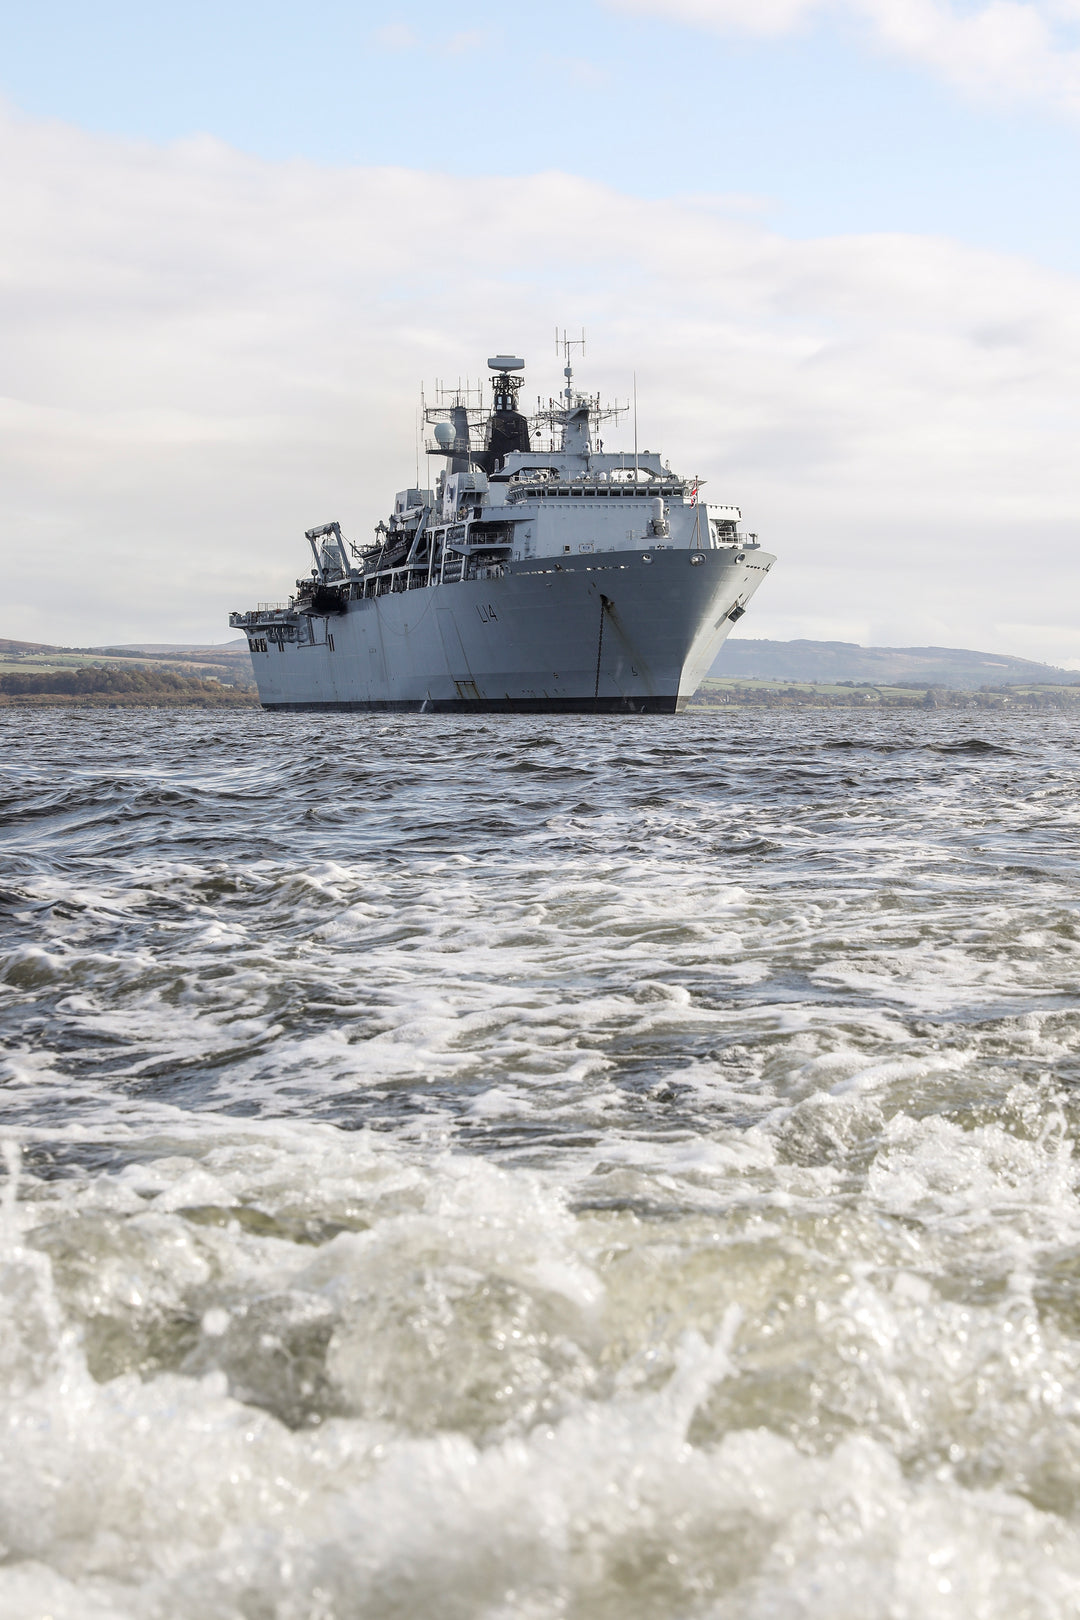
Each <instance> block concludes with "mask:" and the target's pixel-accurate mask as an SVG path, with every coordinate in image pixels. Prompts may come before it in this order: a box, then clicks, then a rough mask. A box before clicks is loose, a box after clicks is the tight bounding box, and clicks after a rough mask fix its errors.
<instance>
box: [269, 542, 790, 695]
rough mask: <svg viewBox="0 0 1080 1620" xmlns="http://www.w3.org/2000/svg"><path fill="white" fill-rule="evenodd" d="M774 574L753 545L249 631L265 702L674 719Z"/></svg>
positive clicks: (371, 602)
mask: <svg viewBox="0 0 1080 1620" xmlns="http://www.w3.org/2000/svg"><path fill="white" fill-rule="evenodd" d="M695 557H697V558H699V559H701V560H700V561H698V562H694V561H693V559H694V558H695ZM772 562H773V558H772V557H771V556H768V555H767V554H765V553H763V552H761V551H759V550H756V549H754V550H749V549H748V550H747V552H746V553H745V554H738V555H737V556H736V555H734V554H733V553H731V552H730V551H695V552H690V551H686V550H684V549H678V550H674V549H673V550H659V551H654V552H652V553H643V552H641V551H626V552H607V553H602V554H594V555H591V556H589V555H586V556H583V557H565V558H562V559H558V560H556V559H555V558H534V559H531V560H523V561H520V562H512V563H509V564H508V565H507V566H506V568H505V570H504V571H503V572H502V573H501V574H499V575H498V576H497V577H491V578H487V579H476V580H464V581H461V582H459V583H456V584H446V585H431V586H425V587H423V588H421V589H417V590H412V591H402V592H397V593H391V594H387V595H384V596H379V597H372V598H368V599H367V600H359V601H350V602H349V603H348V604H347V607H346V609H345V611H344V612H341V613H338V614H332V615H329V616H325V617H324V616H319V615H312V614H304V615H289V616H287V618H286V619H279V620H278V621H277V622H273V621H269V622H267V623H265V624H260V625H259V626H258V627H252V628H250V629H249V632H248V634H249V640H250V642H251V644H252V649H253V650H252V664H253V667H254V672H255V678H256V681H257V683H258V689H259V698H260V701H261V703H262V705H263V707H264V708H266V709H271V710H280V711H285V712H295V711H299V710H315V711H320V710H321V711H326V710H335V709H341V710H379V709H388V710H414V711H415V710H424V711H430V712H433V713H447V712H450V713H478V712H494V713H498V712H502V713H521V714H544V713H592V714H607V713H660V714H670V713H674V712H676V711H677V710H679V709H680V708H682V707H683V706H684V704H685V703H686V701H687V700H688V698H689V697H690V696H691V695H692V693H693V692H694V691H696V689H697V687H698V686H699V685H700V683H701V680H702V678H703V676H704V675H705V674H706V673H707V671H708V668H709V666H710V665H711V663H712V661H713V659H714V658H715V657H716V654H717V652H718V651H719V649H720V647H721V645H722V644H723V642H724V640H725V638H726V636H727V634H728V631H729V630H730V628H731V624H732V620H731V618H730V614H731V610H732V608H733V607H736V606H737V605H738V606H741V605H745V603H746V602H747V601H748V600H749V598H750V596H751V595H752V594H753V592H754V590H756V588H757V586H758V585H759V584H760V582H761V581H762V580H763V579H764V578H765V575H766V573H767V572H768V570H769V568H770V567H771V565H772ZM264 644H265V650H263V646H264Z"/></svg>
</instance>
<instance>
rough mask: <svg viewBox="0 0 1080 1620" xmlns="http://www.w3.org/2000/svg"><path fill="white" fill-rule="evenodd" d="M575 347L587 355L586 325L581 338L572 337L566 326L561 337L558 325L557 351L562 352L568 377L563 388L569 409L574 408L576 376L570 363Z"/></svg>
mask: <svg viewBox="0 0 1080 1620" xmlns="http://www.w3.org/2000/svg"><path fill="white" fill-rule="evenodd" d="M574 349H580V350H581V353H582V357H583V358H584V355H585V328H584V327H582V328H581V336H580V337H579V338H572V337H568V336H567V334H566V329H565V327H564V328H563V332H562V336H561V337H560V335H559V328H558V327H556V328H555V353H556V354H559V353H560V352H561V354H562V357H563V376H564V377H565V378H566V387H565V389H564V390H563V398H564V399H565V400H566V408H567V410H568V411H569V410H572V409H573V405H574V390H573V387H572V383H573V378H574V368H573V366H572V365H571V363H570V362H571V352H572V350H574Z"/></svg>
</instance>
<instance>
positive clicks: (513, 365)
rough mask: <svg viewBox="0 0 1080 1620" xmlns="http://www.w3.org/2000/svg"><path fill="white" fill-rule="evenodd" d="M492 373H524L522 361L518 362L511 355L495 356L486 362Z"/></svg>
mask: <svg viewBox="0 0 1080 1620" xmlns="http://www.w3.org/2000/svg"><path fill="white" fill-rule="evenodd" d="M488 366H489V367H490V369H491V370H492V371H524V370H525V362H524V360H518V359H517V358H516V357H515V356H514V355H512V354H496V355H493V356H492V358H491V359H490V360H489V361H488Z"/></svg>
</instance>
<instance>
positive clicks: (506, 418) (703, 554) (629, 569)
mask: <svg viewBox="0 0 1080 1620" xmlns="http://www.w3.org/2000/svg"><path fill="white" fill-rule="evenodd" d="M571 348H572V345H571V344H570V343H568V342H565V340H564V350H563V355H564V360H565V366H564V378H565V388H564V389H563V390H562V392H561V394H560V396H559V397H558V399H551V400H549V402H548V404H547V405H546V406H544V405H543V404H542V402H539V401H538V408H537V410H536V412H535V413H533V414H532V416H531V417H530V416H527V415H526V414H525V413H524V412H523V411H522V410H521V409H520V408H519V395H520V392H521V388H522V386H523V375H522V374H523V371H524V365H525V362H524V361H523V360H522V359H520V358H519V357H518V356H516V355H507V354H499V355H495V356H494V357H493V358H492V359H490V360H489V361H488V367H489V369H490V371H491V373H492V378H491V383H492V389H493V397H492V401H491V405H490V407H485V406H484V405H483V403H482V402H481V401H480V400H479V399H478V392H477V391H476V390H470V389H465V388H460V387H459V388H457V389H455V390H451V391H447V390H440V391H439V393H438V395H437V398H436V401H435V402H434V403H433V404H425V412H424V415H425V421H426V423H427V425H428V426H430V427H431V429H432V437H431V440H430V442H429V443H428V445H427V446H426V449H427V453H428V456H429V457H430V458H431V460H432V462H433V463H438V462H441V463H442V466H441V469H440V471H439V474H438V477H437V479H436V480H435V487H434V488H433V489H421V488H410V489H404V490H400V491H399V492H398V494H397V495H396V496H395V499H394V509H393V512H392V513H391V514H390V517H389V520H388V521H387V522H385V523H380V524H379V525H378V527H377V529H376V532H375V539H374V542H373V543H372V544H369V545H367V546H360V547H358V546H354V545H352V544H351V543H349V542H348V541H346V539H345V537H344V536H343V534H342V532H341V526H340V524H339V523H336V522H334V523H327V524H323V525H321V526H320V527H318V528H313V529H309V530H308V531H307V537H306V538H307V540H308V544H309V545H310V547H311V554H312V561H313V567H312V568H311V571H310V574H309V575H308V576H306V577H305V578H303V579H300V580H298V581H297V584H296V593H295V595H294V596H293V597H292V598H291V599H290V600H289V601H288V602H287V603H263V604H261V605H260V606H259V607H258V608H256V609H253V610H252V611H250V612H246V613H233V614H231V615H230V619H229V622H230V624H231V625H233V626H234V627H236V628H237V629H240V630H243V631H244V633H245V634H246V636H247V638H248V645H249V646H250V648H251V657H252V664H253V666H254V670H255V678H256V681H257V683H258V688H259V697H260V700H261V702H262V704H263V707H264V708H268V709H286V710H291V709H388V708H389V709H425V710H497V709H503V710H518V711H524V712H529V711H533V712H536V711H546V710H550V711H555V710H578V711H586V712H590V711H591V712H603V711H612V710H618V711H653V712H673V711H675V710H677V709H680V708H681V707H682V706H683V705H684V704H685V703H686V701H687V699H688V698H689V697H690V696H691V695H692V693H693V692H694V691H695V690H696V688H697V687H698V685H699V684H700V682H701V679H702V677H703V676H704V675H705V673H706V671H707V670H708V668H709V666H710V664H711V663H712V661H713V659H714V658H715V657H716V654H717V652H718V650H719V648H720V646H721V645H722V643H723V641H724V639H725V637H726V636H727V634H728V632H729V630H730V629H731V626H732V624H733V623H734V622H735V621H736V620H737V619H738V618H739V617H741V615H742V613H743V612H744V611H745V608H746V604H747V602H748V601H749V599H750V597H751V596H752V595H753V593H754V591H755V590H756V589H757V587H758V585H759V584H760V583H761V581H762V580H763V579H764V577H765V575H766V574H767V573H768V572H769V569H770V568H771V567H772V564H773V562H774V560H775V559H774V558H773V557H772V556H770V555H769V554H768V553H766V552H764V551H763V550H762V549H761V547H760V546H759V544H758V540H757V536H756V535H753V534H746V533H744V532H743V530H742V529H741V527H740V522H741V517H740V512H739V509H738V508H737V507H730V506H711V505H706V504H705V503H704V502H703V501H702V500H701V499H700V487H701V486H700V482H699V481H698V480H690V479H687V478H685V477H681V476H680V475H678V474H677V473H675V472H673V471H672V469H671V468H670V467H669V466H668V465H667V464H666V463H665V462H664V461H663V460H662V458H661V457H660V456H659V455H657V454H655V453H654V452H650V451H639V450H638V449H637V447H636V444H635V447H634V449H633V450H632V451H626V450H622V451H617V452H613V451H610V450H605V449H604V447H603V441H602V439H601V438H600V437H599V434H600V430H601V428H602V426H603V424H604V422H605V421H610V420H612V419H614V418H616V417H617V416H618V414H620V412H621V411H622V410H625V409H626V407H618V406H613V407H608V408H606V409H605V408H603V407H602V406H601V403H600V401H599V399H598V398H594V397H592V396H590V395H585V394H582V393H580V392H579V391H577V390H576V389H575V387H574V382H573V367H572V364H571ZM635 437H636V434H635Z"/></svg>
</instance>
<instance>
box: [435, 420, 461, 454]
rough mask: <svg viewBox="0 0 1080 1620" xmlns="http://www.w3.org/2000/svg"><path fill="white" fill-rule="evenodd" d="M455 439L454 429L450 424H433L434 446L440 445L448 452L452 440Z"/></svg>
mask: <svg viewBox="0 0 1080 1620" xmlns="http://www.w3.org/2000/svg"><path fill="white" fill-rule="evenodd" d="M456 438H457V434H456V433H455V432H454V427H453V423H452V422H436V424H435V443H436V444H441V445H442V447H443V449H444V450H449V448H450V446H451V445H452V444H453V442H454V440H455V439H456Z"/></svg>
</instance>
